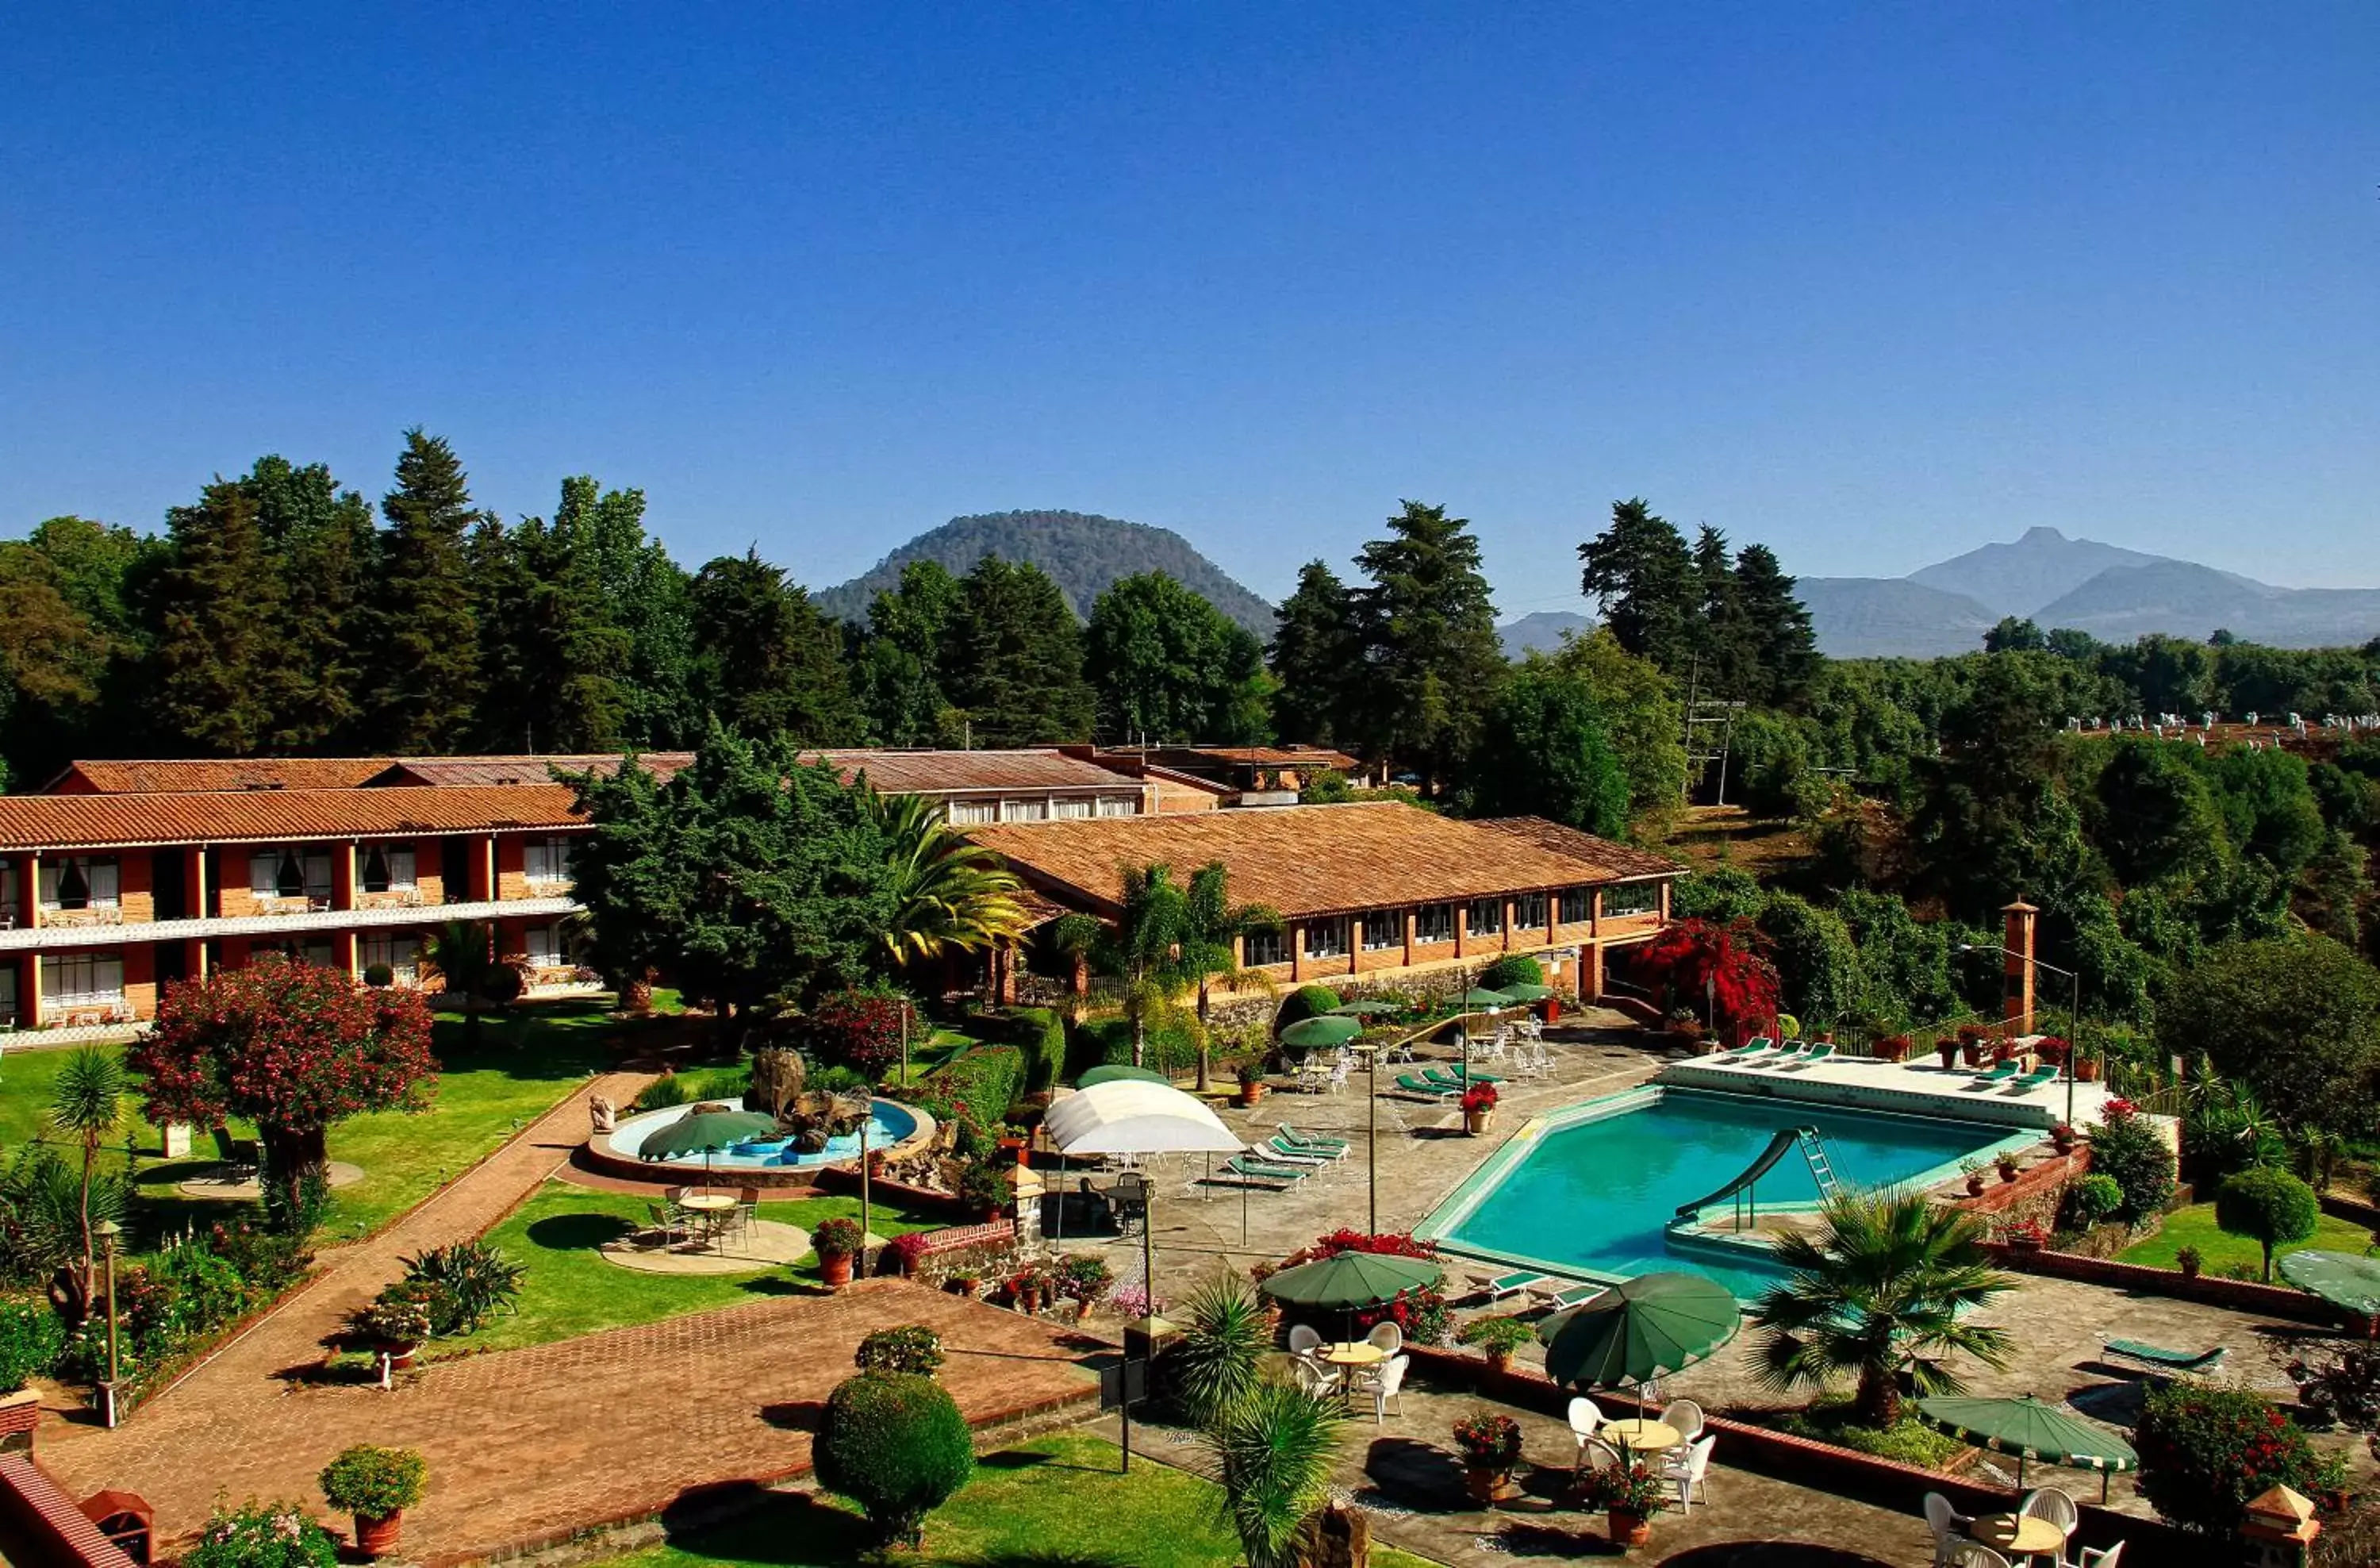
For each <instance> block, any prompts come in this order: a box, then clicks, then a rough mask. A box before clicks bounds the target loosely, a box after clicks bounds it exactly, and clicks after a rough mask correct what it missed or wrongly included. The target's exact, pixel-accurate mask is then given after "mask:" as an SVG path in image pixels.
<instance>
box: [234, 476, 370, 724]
mask: <svg viewBox="0 0 2380 1568" xmlns="http://www.w3.org/2000/svg"><path fill="white" fill-rule="evenodd" d="M239 483H240V488H241V489H242V490H244V491H245V492H247V493H248V495H249V499H251V500H252V501H253V502H254V503H255V504H256V519H257V526H258V528H259V529H260V530H261V532H262V534H263V537H264V541H265V547H266V549H267V551H268V552H269V553H271V554H272V556H273V561H274V563H275V565H276V566H277V568H278V571H279V574H280V579H281V623H280V626H279V628H278V636H279V639H280V642H281V645H282V646H283V647H284V648H285V649H286V650H288V653H289V661H290V662H289V668H288V670H287V672H286V686H285V694H284V696H283V699H282V700H281V701H280V703H279V705H278V707H277V709H276V711H275V712H274V713H273V723H272V732H271V734H270V735H269V736H268V737H267V741H266V744H267V746H268V748H270V749H272V750H274V751H298V752H303V751H319V750H324V749H329V748H335V747H337V746H339V745H341V744H343V743H345V742H346V741H348V740H349V739H350V738H351V737H352V736H353V735H354V733H355V729H356V725H357V722H358V719H359V717H360V716H361V712H362V706H361V703H360V701H359V697H360V693H361V688H362V685H363V667H364V657H365V654H366V651H367V650H366V647H365V642H366V636H367V633H366V627H365V625H364V622H365V592H366V584H367V582H368V581H369V579H370V572H371V565H372V553H373V550H374V549H375V547H376V545H377V542H378V541H377V540H376V539H375V537H374V535H373V530H372V514H371V504H370V503H369V502H367V501H366V500H365V499H364V498H363V496H362V495H361V494H359V493H358V492H355V491H352V490H341V489H340V488H339V486H338V481H337V480H334V479H333V478H332V477H331V470H330V469H329V468H327V467H325V466H324V465H322V464H321V463H310V464H308V465H306V466H305V467H304V468H299V467H297V465H295V464H293V463H291V462H290V461H289V459H287V458H286V457H281V456H263V457H260V458H258V459H257V460H256V464H255V466H254V467H253V468H249V471H248V474H247V476H246V477H245V478H243V479H242V480H240V481H239Z"/></svg>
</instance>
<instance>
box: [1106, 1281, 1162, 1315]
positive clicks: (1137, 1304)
mask: <svg viewBox="0 0 2380 1568" xmlns="http://www.w3.org/2000/svg"><path fill="white" fill-rule="evenodd" d="M1108 1305H1109V1306H1111V1307H1114V1308H1115V1312H1116V1316H1117V1317H1119V1318H1162V1317H1164V1316H1165V1298H1164V1297H1163V1296H1160V1295H1149V1294H1148V1287H1147V1285H1123V1286H1120V1287H1119V1288H1118V1289H1117V1291H1116V1293H1115V1295H1111V1296H1110V1297H1109V1298H1108Z"/></svg>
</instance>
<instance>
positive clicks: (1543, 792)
mask: <svg viewBox="0 0 2380 1568" xmlns="http://www.w3.org/2000/svg"><path fill="white" fill-rule="evenodd" d="M1466 772H1467V775H1468V776H1467V778H1466V780H1465V784H1464V793H1465V795H1467V796H1469V798H1470V804H1471V808H1472V809H1473V810H1475V811H1477V812H1479V813H1480V814H1482V815H1483V816H1490V817H1507V816H1529V817H1544V818H1547V819H1548V820H1552V821H1556V822H1560V823H1563V824H1565V825H1567V826H1569V827H1573V828H1577V829H1579V830H1581V831H1582V832H1585V833H1600V834H1603V835H1604V836H1606V837H1611V838H1616V837H1618V836H1619V835H1620V834H1621V833H1625V832H1627V830H1628V772H1627V770H1626V769H1625V768H1623V767H1621V763H1620V759H1619V758H1618V757H1617V756H1616V755H1615V754H1614V753H1613V751H1612V749H1611V742H1610V739H1609V736H1608V735H1606V733H1605V731H1604V727H1603V719H1602V715H1601V714H1599V713H1597V711H1596V707H1595V699H1594V697H1593V696H1592V695H1591V694H1590V693H1589V692H1588V690H1587V687H1586V683H1585V681H1584V680H1583V679H1581V678H1579V677H1578V676H1577V675H1567V674H1564V673H1562V672H1560V671H1559V670H1557V669H1555V668H1554V666H1553V665H1551V664H1549V663H1546V662H1542V661H1532V662H1529V663H1528V664H1525V665H1524V666H1523V667H1522V668H1521V669H1520V670H1519V671H1518V672H1517V673H1515V674H1514V675H1513V676H1512V679H1510V680H1508V681H1506V682H1505V683H1504V687H1503V689H1502V690H1501V691H1500V692H1499V693H1498V695H1497V698H1496V701H1495V704H1494V706H1492V707H1490V708H1489V709H1488V716H1487V721H1486V723H1483V724H1482V725H1481V726H1480V734H1479V742H1478V744H1477V745H1476V746H1475V747H1474V748H1473V749H1472V754H1471V756H1470V758H1469V759H1468V760H1467V767H1466Z"/></svg>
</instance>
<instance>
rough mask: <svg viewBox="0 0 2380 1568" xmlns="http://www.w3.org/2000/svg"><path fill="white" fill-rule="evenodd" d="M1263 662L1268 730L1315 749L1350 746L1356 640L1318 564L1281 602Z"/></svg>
mask: <svg viewBox="0 0 2380 1568" xmlns="http://www.w3.org/2000/svg"><path fill="white" fill-rule="evenodd" d="M1269 655H1270V662H1271V664H1272V674H1273V680H1274V682H1275V683H1276V684H1275V686H1274V688H1273V694H1272V722H1273V728H1274V729H1275V730H1276V731H1277V732H1279V733H1280V734H1281V735H1283V736H1284V737H1286V738H1288V739H1291V740H1296V741H1305V742H1308V743H1310V744H1313V745H1317V746H1330V745H1353V744H1354V743H1355V742H1356V740H1357V737H1358V735H1359V734H1360V732H1361V728H1362V726H1361V724H1360V723H1359V722H1358V718H1357V714H1356V711H1355V710H1356V706H1357V705H1356V701H1355V697H1356V694H1357V693H1358V692H1360V690H1361V689H1362V685H1363V662H1364V639H1363V632H1362V628H1361V627H1360V626H1358V624H1357V622H1356V617H1355V606H1354V601H1353V599H1351V598H1350V597H1349V595H1348V592H1347V586H1346V585H1345V584H1344V583H1342V582H1341V581H1340V580H1339V577H1338V575H1337V574H1336V573H1334V572H1332V571H1331V569H1330V567H1329V566H1327V565H1323V564H1322V563H1321V562H1319V561H1308V562H1307V563H1306V564H1305V567H1304V568H1303V569H1302V570H1300V571H1299V572H1298V574H1297V590H1296V591H1295V592H1293V593H1292V594H1291V595H1290V596H1289V597H1288V598H1287V599H1286V600H1284V601H1282V602H1281V616H1280V619H1279V621H1278V622H1277V623H1276V624H1275V627H1274V630H1273V638H1272V647H1271V649H1270V650H1269Z"/></svg>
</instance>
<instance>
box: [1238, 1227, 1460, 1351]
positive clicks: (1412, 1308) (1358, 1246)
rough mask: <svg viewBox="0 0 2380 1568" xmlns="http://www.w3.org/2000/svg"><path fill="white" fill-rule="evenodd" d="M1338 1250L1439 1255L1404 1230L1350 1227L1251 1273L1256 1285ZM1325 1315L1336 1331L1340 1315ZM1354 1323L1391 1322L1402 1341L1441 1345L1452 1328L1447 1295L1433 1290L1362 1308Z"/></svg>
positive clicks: (1366, 1326)
mask: <svg viewBox="0 0 2380 1568" xmlns="http://www.w3.org/2000/svg"><path fill="white" fill-rule="evenodd" d="M1342 1252H1373V1253H1380V1254H1384V1255H1386V1256H1388V1257H1391V1258H1436V1257H1437V1256H1438V1248H1437V1247H1436V1246H1433V1245H1432V1244H1431V1243H1429V1242H1426V1241H1416V1240H1415V1239H1414V1237H1413V1235H1412V1234H1411V1233H1409V1232H1405V1231H1382V1232H1380V1233H1379V1234H1377V1235H1374V1234H1367V1233H1366V1232H1363V1231H1358V1230H1355V1229H1353V1228H1352V1227H1350V1228H1345V1229H1341V1230H1336V1231H1332V1232H1331V1233H1330V1234H1328V1235H1323V1236H1317V1237H1315V1238H1314V1244H1313V1245H1312V1246H1302V1247H1299V1248H1298V1249H1297V1250H1296V1251H1295V1252H1293V1253H1291V1254H1290V1255H1289V1256H1288V1257H1287V1258H1282V1259H1281V1261H1280V1262H1279V1263H1276V1264H1272V1265H1270V1266H1269V1267H1268V1266H1262V1265H1259V1266H1258V1267H1257V1269H1256V1270H1254V1272H1255V1276H1256V1279H1257V1282H1258V1283H1262V1282H1264V1281H1265V1280H1268V1279H1269V1278H1271V1277H1272V1276H1273V1275H1274V1274H1276V1273H1278V1272H1280V1271H1281V1270H1283V1269H1293V1268H1295V1267H1296V1266H1297V1265H1298V1264H1300V1263H1311V1262H1314V1261H1315V1260H1317V1259H1318V1258H1336V1257H1338V1256H1339V1255H1340V1254H1341V1253H1342ZM1329 1317H1330V1321H1331V1324H1332V1325H1333V1326H1334V1327H1335V1326H1336V1325H1337V1323H1338V1321H1339V1319H1340V1314H1338V1313H1335V1312H1334V1313H1331V1314H1329ZM1354 1321H1355V1326H1356V1327H1357V1328H1359V1329H1369V1328H1371V1327H1373V1326H1374V1325H1376V1324H1378V1323H1394V1324H1395V1325H1396V1326H1397V1327H1398V1328H1399V1329H1401V1330H1403V1332H1404V1336H1405V1338H1406V1339H1408V1340H1411V1341H1413V1342H1414V1343H1416V1344H1443V1343H1446V1336H1447V1333H1448V1331H1450V1330H1451V1329H1452V1327H1453V1326H1454V1309H1453V1308H1452V1307H1449V1306H1447V1304H1446V1297H1445V1296H1444V1295H1440V1294H1439V1292H1437V1291H1434V1290H1425V1291H1406V1292H1404V1293H1403V1294H1402V1295H1399V1296H1398V1297H1397V1298H1396V1299H1395V1300H1394V1301H1390V1302H1383V1303H1382V1304H1380V1305H1379V1306H1378V1307H1364V1308H1361V1309H1360V1310H1358V1311H1357V1312H1356V1313H1355V1314H1354Z"/></svg>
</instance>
